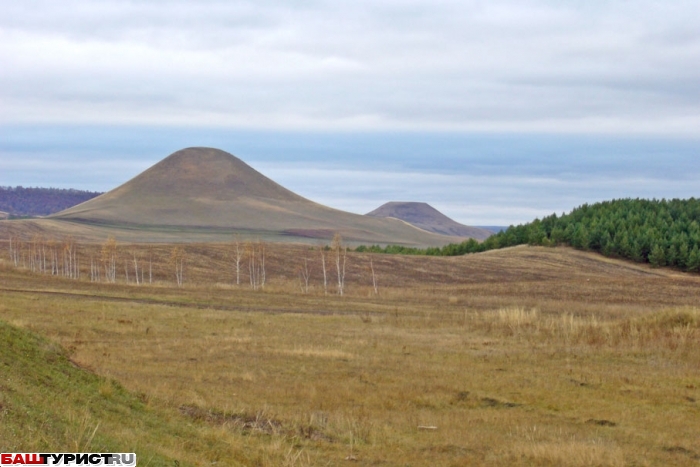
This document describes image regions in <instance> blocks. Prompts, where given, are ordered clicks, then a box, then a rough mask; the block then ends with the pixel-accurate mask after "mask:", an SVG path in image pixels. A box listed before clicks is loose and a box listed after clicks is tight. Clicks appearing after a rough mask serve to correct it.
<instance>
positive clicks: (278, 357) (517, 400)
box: [0, 244, 700, 466]
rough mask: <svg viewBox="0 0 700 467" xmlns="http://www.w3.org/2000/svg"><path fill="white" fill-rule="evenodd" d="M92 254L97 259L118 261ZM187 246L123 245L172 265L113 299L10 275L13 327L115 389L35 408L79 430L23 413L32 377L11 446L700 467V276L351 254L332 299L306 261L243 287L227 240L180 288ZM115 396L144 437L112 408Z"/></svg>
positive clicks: (276, 250)
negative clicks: (178, 267) (176, 256)
mask: <svg viewBox="0 0 700 467" xmlns="http://www.w3.org/2000/svg"><path fill="white" fill-rule="evenodd" d="M81 248H82V250H81V254H82V255H83V258H87V257H89V256H90V254H93V255H97V252H98V249H99V246H92V247H90V246H82V247H81ZM171 249H172V247H171V246H167V245H160V246H158V245H150V246H148V245H133V246H120V252H121V255H122V257H121V259H120V261H121V263H120V265H121V264H122V263H126V261H127V260H128V259H130V258H133V256H134V255H136V256H137V258H138V259H139V261H140V262H141V267H143V265H144V264H145V261H146V258H149V257H150V258H152V259H153V262H154V266H153V268H154V283H153V284H148V285H141V286H136V285H135V284H133V282H132V283H131V284H125V283H124V275H123V274H122V273H120V283H117V284H104V283H99V284H96V283H90V282H88V281H87V280H85V272H84V273H83V279H82V280H80V281H76V280H69V279H63V278H60V277H49V276H44V275H40V274H36V273H30V272H27V271H24V270H21V269H17V268H15V267H14V266H11V265H10V264H9V262H8V261H7V260H4V261H3V262H0V297H2V299H1V301H0V320H2V321H4V322H6V323H8V324H9V325H10V327H9V329H11V330H12V331H11V332H26V331H30V332H31V333H33V334H31V335H27V336H30V337H27V336H25V337H24V339H35V338H34V337H31V336H33V335H35V334H38V335H41V336H43V337H44V338H45V339H48V340H47V341H45V342H48V343H54V344H58V345H60V346H61V348H63V349H66V350H65V352H66V356H67V358H69V360H68V362H73V364H74V365H77V366H78V367H79V368H78V369H80V371H84V370H87V371H89V372H94V373H95V374H96V375H98V376H95V377H94V378H97V379H96V380H95V381H97V382H94V381H93V382H92V383H90V384H89V385H88V386H87V389H86V386H85V385H81V383H80V378H78V377H73V380H75V386H76V387H75V389H74V390H73V389H71V387H70V384H69V383H67V382H65V381H64V382H63V383H61V384H62V386H60V388H61V389H60V394H61V397H55V398H54V399H52V400H51V402H46V397H47V396H46V395H45V394H44V393H42V392H38V393H36V396H35V401H34V402H31V403H30V402H26V401H25V402H22V404H25V405H30V406H34V407H44V408H43V409H41V410H44V411H46V412H49V411H56V410H62V409H61V407H62V406H63V405H65V407H64V408H65V410H63V412H62V413H72V414H74V415H71V417H72V418H71V417H66V416H64V417H63V419H65V422H62V423H63V424H64V425H65V427H64V428H62V429H49V428H50V427H51V426H53V425H50V424H49V425H42V423H40V422H39V421H38V420H39V418H37V417H34V418H32V417H29V416H27V417H23V416H21V414H20V412H21V411H19V410H18V409H17V407H18V405H19V404H20V402H18V400H19V399H17V397H18V396H17V394H18V392H19V391H18V390H15V391H14V392H12V391H11V390H9V389H8V388H13V387H15V386H13V384H14V385H17V384H19V383H17V381H18V379H21V378H20V376H19V375H18V374H16V373H12V374H13V376H12V381H14V383H13V382H12V381H10V382H3V381H0V390H2V397H3V399H1V400H0V417H2V421H3V423H2V424H0V434H1V435H2V437H1V438H0V447H1V448H3V449H5V448H7V447H8V446H9V447H13V448H16V449H17V450H18V451H21V450H30V451H31V450H34V449H35V448H37V447H41V446H61V447H63V448H64V449H77V447H76V446H75V444H76V441H75V439H76V436H77V435H75V433H79V434H80V436H78V441H77V444H78V445H79V446H78V447H80V448H84V449H86V450H90V449H94V448H99V447H101V446H123V449H124V450H125V451H129V450H130V449H136V451H137V453H139V452H142V453H143V455H142V457H141V459H148V458H149V457H150V459H151V464H150V465H168V464H166V463H167V462H168V461H167V459H171V461H170V462H172V461H174V460H178V461H179V462H180V465H211V464H212V463H214V462H216V463H218V465H271V466H273V465H345V464H348V465H353V464H355V465H402V466H403V465H406V466H407V465H410V466H419V465H455V466H457V465H572V466H579V465H581V466H583V465H591V466H593V465H697V463H698V461H700V435H699V433H700V406H699V404H700V402H698V399H699V398H700V345H699V344H700V311H699V310H698V308H696V307H697V305H698V299H700V278H698V277H697V276H691V275H686V274H681V273H677V272H674V271H670V270H660V269H649V268H647V267H645V266H640V265H636V264H631V263H626V262H620V261H615V260H610V259H607V258H603V257H601V256H598V255H594V254H589V253H585V252H579V251H575V250H571V249H567V248H556V249H546V248H533V247H517V248H512V249H508V250H499V251H491V252H487V253H483V254H479V255H471V256H466V257H456V258H421V257H398V256H383V255H368V254H355V253H350V254H349V255H348V269H347V279H346V281H347V287H346V294H345V295H344V296H343V297H339V296H337V295H333V294H329V295H324V293H323V286H322V282H321V266H320V262H319V258H320V253H319V251H318V249H311V248H310V247H309V246H290V245H268V248H267V257H266V266H267V284H266V286H265V288H264V290H262V291H252V290H250V289H249V288H247V282H246V281H247V276H246V275H243V276H242V279H243V281H242V282H243V283H242V284H241V285H240V286H236V285H235V284H234V282H235V273H234V270H233V266H232V259H233V257H234V256H233V249H232V246H231V245H224V244H219V245H204V244H202V245H188V246H186V247H185V249H186V252H187V253H186V254H187V262H186V269H185V285H184V287H182V288H177V287H176V286H175V285H174V280H173V279H174V274H173V271H171V269H172V267H171V266H170V265H169V262H168V258H169V254H170V251H171ZM304 258H307V259H308V261H309V264H311V267H312V269H311V275H312V279H311V288H310V290H309V293H306V294H305V293H302V288H301V286H300V280H299V277H298V271H297V269H298V267H299V266H300V265H301V264H303V259H304ZM370 259H371V260H372V264H373V266H374V268H375V272H376V273H377V278H378V285H379V287H378V292H379V293H378V294H375V293H374V289H373V287H372V283H371V275H370V272H369V261H370ZM81 264H83V267H84V268H85V267H86V266H87V264H89V263H88V262H87V260H84V262H83V263H81ZM244 266H245V267H247V264H244ZM244 270H245V268H244ZM329 277H330V278H332V279H334V278H335V274H334V273H333V272H332V271H331V270H330V268H329ZM132 281H133V277H132ZM332 291H333V289H332V288H329V292H332ZM16 328H21V329H23V330H25V331H17V330H16ZM8 332H9V331H8ZM13 335H14V334H13ZM40 342H44V341H40ZM37 345H38V346H39V347H41V348H45V347H46V346H47V345H48V344H37ZM57 352H58V351H57ZM59 354H60V352H59ZM52 359H53V360H56V358H50V359H49V360H52ZM39 360H41V361H44V363H42V365H45V361H46V360H47V358H43V360H42V359H39ZM58 360H60V358H59V359H58ZM55 364H56V365H63V364H65V362H64V363H55ZM37 365H38V364H37ZM52 365H53V364H52ZM69 366H70V367H71V368H74V367H73V365H69ZM41 368H44V366H42V367H41ZM66 368H67V367H66ZM42 371H43V370H42ZM46 371H48V370H46ZM71 371H72V370H71ZM91 381H92V380H91ZM55 384H57V383H56V381H54V380H41V381H40V382H38V383H36V382H35V383H34V384H26V386H27V387H35V386H37V385H38V386H39V387H40V388H41V387H44V386H46V387H47V388H53V387H54V386H53V385H55ZM91 385H92V386H91ZM89 388H92V389H89ZM37 391H38V389H37ZM47 391H48V392H51V391H50V390H47ZM71 391H73V392H76V391H77V392H79V393H80V392H81V391H83V392H85V393H86V394H87V393H89V394H91V396H90V397H87V396H86V398H84V399H81V398H75V397H73V396H71V395H70V394H72V392H71ZM90 391H92V392H90ZM122 392H124V395H123V396H122V395H121V394H122ZM13 394H14V395H13ZM42 394H44V396H42ZM115 394H119V395H120V396H119V397H123V398H124V400H121V399H119V400H117V401H116V402H119V403H120V404H121V405H120V406H121V407H122V409H120V410H122V412H120V413H123V414H128V415H127V416H129V417H130V418H131V419H133V423H126V422H120V418H118V417H116V416H115V415H114V413H115V411H118V410H117V409H116V408H114V407H112V408H110V406H107V407H105V406H104V404H105V402H104V400H105V399H108V400H110V401H111V402H110V403H116V402H115V401H114V398H115V396H114V395H115ZM80 401H83V402H80ZM128 401H132V402H131V403H130V402H128ZM133 401H136V402H133ZM42 404H43V405H42ZM81 404H82V405H81ZM130 404H131V405H130ZM139 404H141V405H139ZM123 407H131V408H130V409H128V410H127V409H125V408H123ZM134 411H135V412H134ZM144 414H145V415H144ZM71 420H72V421H71ZM61 426H63V425H61ZM13 427H14V428H13ZM81 427H82V428H81ZM54 428H55V427H54ZM93 430H94V432H95V434H94V436H93V437H92V438H90V436H89V435H87V434H90V435H91V434H92V433H93ZM70 433H73V435H70V436H69V434H70ZM81 433H87V434H85V435H83V434H81ZM8 440H9V441H8ZM37 440H39V441H37ZM88 440H89V442H88ZM137 440H138V441H137ZM71 443H73V444H71ZM91 443H92V444H91ZM100 443H103V444H100ZM110 443H111V444H110ZM86 444H87V446H86ZM144 465H148V464H144ZM170 465H172V464H170Z"/></svg>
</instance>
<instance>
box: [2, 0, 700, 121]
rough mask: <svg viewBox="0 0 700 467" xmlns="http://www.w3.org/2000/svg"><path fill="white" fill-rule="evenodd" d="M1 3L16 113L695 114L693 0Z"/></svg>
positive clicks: (182, 117) (58, 117) (641, 117)
mask: <svg viewBox="0 0 700 467" xmlns="http://www.w3.org/2000/svg"><path fill="white" fill-rule="evenodd" d="M0 7H1V8H2V10H3V13H4V14H3V15H1V16H0V39H2V40H1V41H0V59H1V60H2V62H3V63H4V64H6V65H7V66H6V68H5V69H4V70H3V72H2V73H0V85H2V91H0V99H1V101H2V102H5V103H6V104H7V105H6V106H5V107H6V109H7V110H5V111H3V112H2V113H0V118H1V119H2V121H4V122H6V123H7V122H13V121H24V122H36V121H42V120H43V121H53V122H56V121H60V122H64V123H69V122H75V121H83V122H88V121H89V122H95V121H97V122H102V123H110V122H119V123H124V122H132V123H153V124H157V123H159V122H160V123H168V124H174V123H179V124H182V123H188V122H189V123H191V124H202V123H203V122H204V124H208V122H211V121H216V122H218V124H220V125H225V126H229V127H237V126H238V127H246V126H247V127H262V128H295V127H299V128H306V129H311V128H346V129H358V128H365V129H368V128H379V129H381V128H384V129H390V128H397V129H398V128H403V129H408V128H413V129H419V128H422V129H424V128H432V129H453V130H455V129H460V128H461V129H487V130H498V129H501V130H523V131H529V130H532V129H538V130H540V131H548V130H549V131H577V132H581V131H583V132H586V131H594V132H599V131H613V132H614V131H625V132H635V131H638V132H640V131H641V132H646V131H650V130H653V131H656V132H657V133H664V132H685V133H692V132H693V131H694V128H695V124H696V123H697V121H698V119H700V112H699V111H698V109H697V103H698V102H699V101H700V90H698V88H697V86H694V85H693V84H694V83H696V82H698V79H700V37H699V34H700V33H698V32H697V31H700V27H699V26H700V24H699V23H700V19H698V18H700V6H699V5H698V4H697V2H689V1H675V2H670V3H669V2H667V3H664V4H663V5H662V4H660V3H658V2H655V1H652V0H641V1H638V2H621V1H620V2H615V1H611V2H602V1H592V2H550V1H545V0H530V1H524V2H523V1H520V2H515V1H508V0H500V1H490V2H486V1H478V0H472V1H461V2H457V1H454V2H451V1H442V2H427V1H411V2H405V1H402V2H396V1H388V0H385V1H371V2H370V1H366V2H365V1H358V2H352V3H350V2H329V1H316V2H304V1H298V2H273V1H269V2H252V1H251V2H246V1H241V2H221V1H202V2H184V1H174V0H173V1H157V2H156V1H154V2H116V1H106V2H87V1H81V0H67V1H66V2H61V3H60V4H58V3H56V2H48V1H44V2H10V1H2V2H0ZM100 95H102V96H103V97H100ZM96 101H97V102H98V103H99V102H105V103H107V104H109V103H114V104H115V105H114V108H112V109H111V111H110V109H109V108H108V107H109V106H108V105H107V104H105V107H104V108H98V109H93V108H92V106H93V105H95V102H96ZM176 114H177V115H178V116H177V117H175V116H174V115H176ZM80 115H82V116H83V117H82V120H81V117H80ZM202 121H203V122H202Z"/></svg>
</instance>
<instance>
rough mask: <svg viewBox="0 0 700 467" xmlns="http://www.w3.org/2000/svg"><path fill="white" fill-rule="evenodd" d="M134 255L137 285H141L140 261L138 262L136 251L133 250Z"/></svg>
mask: <svg viewBox="0 0 700 467" xmlns="http://www.w3.org/2000/svg"><path fill="white" fill-rule="evenodd" d="M132 255H133V257H134V276H136V285H140V282H139V263H138V260H137V259H136V251H132Z"/></svg>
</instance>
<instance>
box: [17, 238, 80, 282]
mask: <svg viewBox="0 0 700 467" xmlns="http://www.w3.org/2000/svg"><path fill="white" fill-rule="evenodd" d="M8 246H9V253H10V262H11V263H12V264H14V266H15V267H23V268H25V269H29V270H30V271H32V272H39V273H43V274H51V275H55V276H64V277H68V278H70V279H80V262H79V260H78V245H77V243H76V242H75V240H73V238H72V237H67V238H65V239H64V240H63V241H61V242H56V241H54V240H50V239H49V240H47V239H46V238H45V237H43V236H40V235H34V236H33V237H32V238H31V239H30V240H22V239H21V238H19V237H16V236H10V239H9V242H8Z"/></svg>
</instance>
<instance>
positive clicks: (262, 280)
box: [8, 234, 378, 296]
mask: <svg viewBox="0 0 700 467" xmlns="http://www.w3.org/2000/svg"><path fill="white" fill-rule="evenodd" d="M8 247H9V257H10V262H11V264H14V266H15V267H23V268H26V269H29V270H31V271H33V272H40V273H45V274H51V275H60V276H63V277H67V278H71V279H80V278H81V267H80V257H81V256H82V257H85V255H89V277H90V281H91V282H107V283H116V282H117V279H118V277H117V276H118V270H119V269H121V267H122V266H123V273H124V276H123V278H124V282H125V283H127V284H130V283H134V284H136V285H142V284H145V283H148V284H152V283H153V255H152V250H150V249H149V250H148V256H147V258H145V257H144V255H143V254H139V253H138V252H137V251H136V250H131V251H130V252H129V253H128V254H127V256H126V257H125V256H124V254H123V252H122V254H121V255H120V254H119V249H120V248H119V247H118V245H117V241H116V240H115V239H114V237H109V238H108V239H107V240H106V241H105V242H104V243H103V244H102V245H101V246H100V249H99V251H98V255H97V256H95V255H94V251H95V249H94V248H92V249H91V248H84V247H80V245H78V243H77V242H76V241H75V240H74V239H73V238H72V237H66V238H64V239H62V240H60V241H56V240H53V239H46V238H45V237H43V236H39V235H35V236H34V237H32V238H31V240H28V241H27V240H23V239H21V238H20V237H18V236H10V238H9V242H8ZM307 251H309V250H307ZM310 251H311V252H312V256H313V251H314V248H311V249H310ZM318 252H319V255H320V258H319V259H320V263H321V264H320V265H321V272H322V278H323V293H324V295H328V294H329V293H330V289H331V288H334V289H335V290H334V292H335V293H336V294H337V295H340V296H343V295H344V294H345V283H346V280H345V278H346V265H347V253H348V247H347V245H345V244H344V243H343V239H342V237H341V236H340V234H335V235H334V237H333V239H332V241H331V243H330V245H328V246H323V247H319V248H318ZM231 257H232V264H233V266H234V271H235V283H236V285H237V286H240V285H241V282H242V279H243V276H244V275H247V279H248V281H247V282H248V283H249V287H250V288H251V289H252V290H262V289H264V288H265V284H266V281H267V272H266V265H265V260H266V244H265V243H264V242H263V241H260V240H257V241H246V242H244V243H243V242H241V240H240V238H239V237H238V236H235V237H234V240H233V245H232V252H231ZM186 258H187V254H186V251H185V248H184V247H182V246H176V247H174V248H173V249H172V251H171V254H170V261H169V263H168V264H169V268H170V270H171V271H172V273H173V276H171V277H174V282H175V284H176V285H177V286H178V287H182V286H183V285H184V282H185V266H186ZM313 262H314V260H313V257H311V258H310V257H309V255H308V253H307V254H305V256H304V258H303V260H302V263H301V265H300V266H299V267H298V268H297V275H298V277H299V284H300V288H301V291H302V293H309V290H310V283H311V278H312V273H313ZM244 271H245V273H244ZM367 272H368V273H369V275H370V276H371V279H372V287H373V290H374V293H375V294H378V281H377V274H376V271H375V266H374V263H373V261H372V259H371V258H370V261H369V266H368V268H367ZM333 276H334V277H333ZM332 284H334V285H332Z"/></svg>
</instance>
